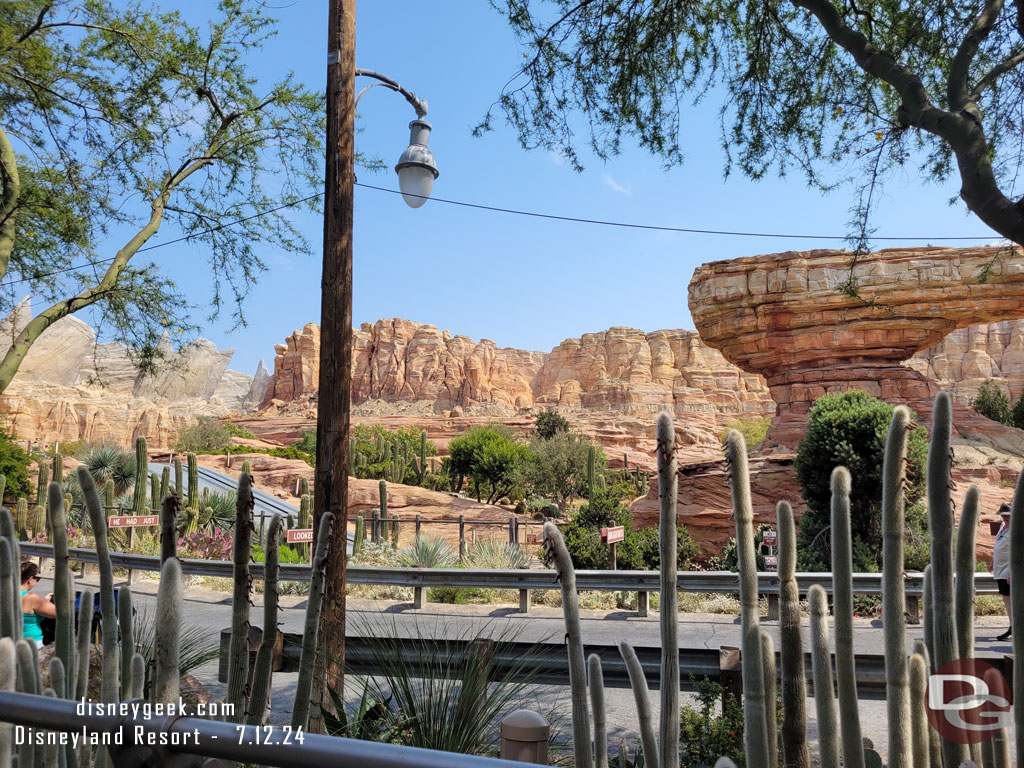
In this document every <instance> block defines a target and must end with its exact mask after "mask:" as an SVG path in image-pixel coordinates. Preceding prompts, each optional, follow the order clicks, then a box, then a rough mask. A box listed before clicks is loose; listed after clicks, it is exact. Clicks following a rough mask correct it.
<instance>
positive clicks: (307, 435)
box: [292, 429, 354, 459]
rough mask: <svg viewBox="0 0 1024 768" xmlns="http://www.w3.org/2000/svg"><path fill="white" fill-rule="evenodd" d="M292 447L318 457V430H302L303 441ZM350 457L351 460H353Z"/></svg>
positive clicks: (293, 444)
mask: <svg viewBox="0 0 1024 768" xmlns="http://www.w3.org/2000/svg"><path fill="white" fill-rule="evenodd" d="M292 447H293V448H295V449H296V450H298V451H302V452H303V453H311V454H313V455H314V456H316V430H315V429H304V430H302V439H301V440H299V441H298V442H297V443H292ZM353 458H354V457H353V456H350V457H349V459H353Z"/></svg>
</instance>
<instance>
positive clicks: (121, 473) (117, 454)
mask: <svg viewBox="0 0 1024 768" xmlns="http://www.w3.org/2000/svg"><path fill="white" fill-rule="evenodd" d="M82 463H83V464H85V466H86V467H87V468H88V469H89V474H90V475H92V479H93V480H95V481H96V485H98V486H101V487H102V486H103V484H104V483H106V482H107V480H113V481H114V492H115V493H117V494H118V495H121V494H123V493H126V492H128V491H130V490H131V489H132V488H133V487H134V486H135V475H136V474H137V473H138V468H137V467H136V466H135V454H134V453H127V452H125V451H122V450H121V449H119V448H117V447H115V446H112V445H101V446H98V447H96V448H93V449H92V450H91V451H90V452H89V453H88V454H86V456H85V458H84V459H83V461H82ZM128 506H131V505H128Z"/></svg>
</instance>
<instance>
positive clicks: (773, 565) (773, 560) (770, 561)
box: [764, 555, 779, 571]
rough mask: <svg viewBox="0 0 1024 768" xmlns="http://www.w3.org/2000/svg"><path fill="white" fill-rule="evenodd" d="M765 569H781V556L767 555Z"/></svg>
mask: <svg viewBox="0 0 1024 768" xmlns="http://www.w3.org/2000/svg"><path fill="white" fill-rule="evenodd" d="M764 569H765V570H766V571H777V570H779V558H778V556H777V555H765V558H764Z"/></svg>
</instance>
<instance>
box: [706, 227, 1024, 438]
mask: <svg viewBox="0 0 1024 768" xmlns="http://www.w3.org/2000/svg"><path fill="white" fill-rule="evenodd" d="M843 285H848V286H850V287H851V288H852V289H853V290H851V291H849V292H842V291H841V290H840V289H841V287H842V286H843ZM689 305H690V312H691V313H692V315H693V319H694V323H695V324H696V326H697V329H698V330H699V332H700V335H701V338H702V339H703V340H704V342H705V343H707V344H708V345H709V346H711V347H714V348H715V349H718V350H720V351H721V352H722V354H723V355H724V357H725V358H726V359H727V360H729V361H730V362H732V363H735V364H736V365H738V366H739V367H740V368H742V369H743V370H745V371H748V372H750V373H757V374H760V375H762V376H764V378H765V380H766V381H767V383H768V387H769V388H770V390H771V396H772V398H773V399H774V400H775V402H776V403H777V404H778V410H777V413H776V416H775V419H774V421H773V423H772V428H771V431H770V433H769V440H770V441H775V442H777V443H779V444H781V445H785V446H789V447H795V446H796V443H797V441H798V440H799V439H800V437H801V436H802V434H803V432H804V430H805V428H806V421H807V412H808V411H809V410H810V407H811V405H812V403H813V402H814V401H815V400H816V399H817V398H818V397H820V396H821V395H823V394H825V393H826V392H835V391H843V390H848V389H863V390H865V391H867V392H870V393H871V394H873V395H875V396H878V397H881V398H882V399H884V400H887V401H888V402H893V403H906V404H908V405H909V406H910V407H911V408H913V409H914V410H915V412H916V413H917V414H918V415H919V416H920V417H922V418H923V419H925V420H926V421H927V420H928V419H929V418H930V413H931V401H932V398H933V397H934V395H935V394H936V393H937V392H938V391H939V388H940V383H939V382H937V381H935V380H933V379H930V378H927V377H926V375H925V374H926V373H928V372H929V371H932V372H935V371H938V372H939V376H940V378H945V379H946V381H947V382H948V381H949V378H950V377H952V376H954V375H957V371H955V370H954V366H950V365H946V364H944V363H943V362H942V360H943V355H945V356H946V357H945V359H946V360H948V356H949V351H943V350H942V349H939V350H935V351H933V352H932V353H931V354H929V355H926V356H925V357H923V358H918V359H917V361H915V362H913V363H910V364H909V365H905V364H904V363H905V362H906V361H909V360H910V359H911V358H912V357H913V356H914V355H915V354H917V353H919V352H922V351H923V350H926V349H929V348H931V347H935V345H937V344H940V342H943V340H944V339H946V337H947V336H949V335H950V334H951V333H953V332H954V331H956V330H957V329H964V328H967V327H968V326H975V325H979V324H982V323H993V322H997V321H1000V322H1005V321H1009V320H1012V319H1015V318H1020V317H1024V259H1021V258H1020V255H1019V252H1014V251H1011V250H1010V249H1007V248H998V247H987V248H965V249H954V248H930V247H929V248H916V249H912V250H902V249H887V250H883V251H878V252H875V253H869V254H864V255H861V256H859V257H858V258H857V259H856V262H855V263H853V262H852V261H851V254H850V253H848V252H845V251H835V250H817V251H807V252H788V253H780V254H770V255H765V256H754V257H750V258H743V259H735V260H732V261H717V262H712V263H710V264H704V265H702V266H701V267H699V268H698V269H697V270H696V272H695V273H694V276H693V279H692V280H691V281H690V287H689ZM993 333H994V334H996V335H998V336H999V337H1000V338H1006V339H1007V344H1006V346H1005V347H1003V349H1004V352H1003V354H1002V355H1001V357H1006V358H1007V359H1006V368H1007V369H1010V368H1011V367H1012V366H1014V365H1017V364H1018V363H1017V361H1019V359H1020V355H1019V352H1018V351H1017V347H1016V346H1013V345H1012V344H1011V341H1012V340H1013V338H1014V336H1013V332H1012V329H1011V330H1006V326H1003V330H999V329H996V330H994V331H993V330H989V331H987V332H985V335H984V338H985V339H986V341H985V342H984V344H981V342H980V339H982V338H983V336H982V332H981V331H978V332H975V335H974V336H973V337H972V335H971V332H970V331H968V332H966V343H968V344H970V343H972V341H971V340H972V338H977V339H979V352H980V347H981V346H985V348H986V350H987V349H988V348H989V345H988V341H987V339H988V338H989V337H990V336H991V335H992V334H993ZM964 338H965V337H964V336H961V337H959V338H958V339H956V340H954V341H951V342H948V343H949V344H950V348H949V349H953V348H954V345H956V344H963V343H964V341H963V340H964ZM1017 338H1018V340H1019V336H1018V337H1017ZM1017 343H1019V341H1018V342H1013V344H1017ZM1007 351H1008V355H1007ZM980 358H981V356H980V355H976V356H975V357H974V360H975V361H977V360H980ZM926 361H927V362H926ZM958 363H959V365H960V370H959V375H960V376H963V375H964V373H965V372H966V373H967V375H968V378H969V379H970V380H971V381H972V386H973V383H974V382H976V381H977V379H978V378H979V377H978V376H976V375H975V374H977V373H981V372H982V370H983V366H980V365H979V366H976V367H972V365H971V364H970V362H969V361H968V359H967V358H966V355H965V356H964V357H963V358H961V359H960V360H959V361H958ZM965 366H966V367H965ZM1015 376H1017V378H1015V381H1017V382H1019V381H1020V379H1019V375H1017V374H1015ZM982 380H983V379H982ZM943 383H944V384H945V383H946V382H943ZM977 383H978V385H980V382H977ZM958 399H962V397H961V398H958ZM954 429H956V430H957V431H958V433H959V434H960V435H961V436H962V437H970V438H975V439H978V440H981V441H982V442H987V443H988V444H990V445H995V446H997V447H1000V448H1005V449H1007V450H1012V451H1014V452H1016V453H1018V454H1019V453H1020V452H1021V451H1022V449H1024V440H1022V439H1021V435H1020V433H1019V432H1018V431H1016V430H1011V429H1009V428H1005V427H1002V425H999V424H996V423H995V422H992V421H989V420H988V419H983V418H982V417H980V416H978V415H977V414H975V413H974V412H973V411H971V410H970V409H968V408H965V407H963V406H959V407H958V408H957V411H956V413H955V414H954Z"/></svg>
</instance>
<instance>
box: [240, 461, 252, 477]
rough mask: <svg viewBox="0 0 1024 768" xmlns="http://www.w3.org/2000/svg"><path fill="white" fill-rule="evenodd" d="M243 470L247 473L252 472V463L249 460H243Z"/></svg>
mask: <svg viewBox="0 0 1024 768" xmlns="http://www.w3.org/2000/svg"><path fill="white" fill-rule="evenodd" d="M242 472H243V473H244V474H246V475H251V474H252V465H251V464H250V463H249V462H248V460H246V461H243V462H242Z"/></svg>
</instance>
